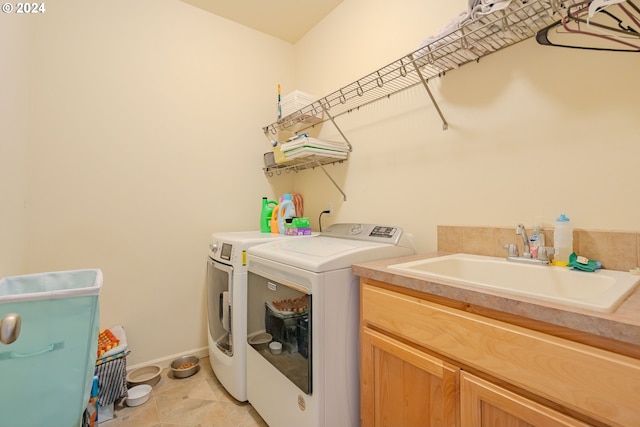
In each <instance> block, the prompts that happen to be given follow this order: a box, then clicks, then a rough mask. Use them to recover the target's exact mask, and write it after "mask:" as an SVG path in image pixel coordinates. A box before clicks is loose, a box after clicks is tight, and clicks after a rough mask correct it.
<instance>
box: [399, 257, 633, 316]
mask: <svg viewBox="0 0 640 427" xmlns="http://www.w3.org/2000/svg"><path fill="white" fill-rule="evenodd" d="M389 268H390V269H392V270H397V271H403V272H406V273H412V274H416V275H419V276H423V277H424V278H425V279H435V280H437V279H443V280H446V281H448V282H452V283H455V284H461V285H466V286H471V287H477V288H482V289H492V290H497V291H501V292H506V293H509V294H515V295H523V296H527V297H533V298H538V299H542V300H546V301H553V302H559V303H562V304H566V305H570V306H575V307H582V308H587V309H590V310H596V311H602V312H611V311H613V310H615V309H616V308H617V307H618V305H619V304H620V303H621V302H622V301H623V300H624V299H625V298H626V297H627V296H628V295H629V294H630V293H631V292H633V290H634V289H635V288H636V286H637V285H638V283H640V276H634V275H632V274H630V273H627V272H622V271H615V270H602V269H601V270H596V271H595V272H592V273H591V272H584V271H575V270H571V269H568V268H565V267H553V266H543V265H531V264H521V263H517V262H510V261H507V260H505V259H504V258H495V257H488V256H481V255H469V254H454V255H447V256H442V257H437V258H429V259H424V260H420V261H412V262H405V263H402V264H394V265H390V266H389Z"/></svg>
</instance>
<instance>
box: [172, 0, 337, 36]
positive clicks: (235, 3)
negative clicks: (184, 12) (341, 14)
mask: <svg viewBox="0 0 640 427" xmlns="http://www.w3.org/2000/svg"><path fill="white" fill-rule="evenodd" d="M181 1H183V2H185V3H188V4H191V5H193V6H196V7H199V8H200V9H204V10H206V11H208V12H211V13H214V14H216V15H218V16H221V17H223V18H227V19H229V20H231V21H234V22H237V23H238V24H242V25H245V26H247V27H250V28H253V29H255V30H258V31H261V32H263V33H266V34H269V35H272V36H274V37H277V38H279V39H281V40H284V41H287V42H289V43H292V44H294V43H296V42H297V41H298V40H300V38H301V37H302V36H304V35H305V34H306V33H307V32H308V31H309V30H310V29H311V28H313V27H314V26H315V25H316V24H317V23H318V22H320V21H321V20H322V18H324V17H325V16H327V14H329V12H331V11H332V10H333V9H335V8H336V6H338V5H339V4H340V3H342V0H181Z"/></svg>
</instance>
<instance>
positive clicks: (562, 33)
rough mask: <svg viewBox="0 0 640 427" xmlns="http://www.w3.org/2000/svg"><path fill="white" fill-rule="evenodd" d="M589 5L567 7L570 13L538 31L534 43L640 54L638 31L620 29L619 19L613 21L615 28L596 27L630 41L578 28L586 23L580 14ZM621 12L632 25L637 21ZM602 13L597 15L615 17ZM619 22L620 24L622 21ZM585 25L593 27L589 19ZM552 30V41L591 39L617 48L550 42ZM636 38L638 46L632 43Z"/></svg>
mask: <svg viewBox="0 0 640 427" xmlns="http://www.w3.org/2000/svg"><path fill="white" fill-rule="evenodd" d="M590 3H591V1H586V2H583V3H578V4H576V5H572V6H570V7H569V9H571V10H570V13H568V14H567V15H566V16H564V17H563V18H562V19H560V20H559V21H557V22H554V23H553V24H551V25H549V26H547V27H545V28H543V29H541V30H539V31H538V32H537V33H536V41H537V42H538V43H539V44H541V45H545V46H555V47H565V48H573V49H585V50H601V51H610V52H640V38H638V35H637V33H638V31H637V30H635V29H633V28H631V30H629V29H626V28H625V27H624V26H622V28H620V25H621V24H620V23H618V22H617V21H618V20H620V19H619V18H617V17H616V19H614V21H616V23H617V25H616V26H615V27H613V26H610V25H606V24H603V23H597V24H598V25H597V27H599V28H602V29H606V30H608V31H613V32H616V33H620V32H622V33H624V34H625V35H626V36H631V40H623V39H621V38H620V37H618V36H612V35H606V34H599V33H595V32H593V31H586V30H584V29H583V28H582V27H581V26H580V24H581V23H587V21H585V20H583V19H581V18H580V14H581V13H584V12H585V11H588V6H589V4H590ZM625 3H626V4H628V5H630V6H631V8H632V9H633V10H634V11H636V12H640V10H639V9H638V7H637V6H636V5H635V4H634V3H633V2H632V1H630V0H627V1H626V2H625ZM618 6H622V5H621V4H618ZM572 8H574V9H572ZM576 8H577V10H576ZM622 10H623V12H625V14H626V15H627V16H629V17H630V18H631V19H632V21H634V23H635V22H636V21H637V19H636V18H635V17H634V16H633V14H631V13H630V12H629V11H628V10H627V9H625V8H624V7H622ZM602 12H603V10H600V11H599V12H598V14H600V16H608V17H609V18H611V17H612V16H615V15H614V14H612V13H611V12H609V13H606V14H602ZM639 15H640V13H639ZM575 18H578V20H576V19H575ZM620 21H621V22H622V20H620ZM587 24H588V25H590V26H591V25H594V22H593V20H592V19H590V20H589V22H588V23H587ZM639 28H640V26H639ZM552 30H553V33H552V34H554V35H555V36H557V37H553V38H554V39H559V40H561V39H563V38H564V39H566V40H572V41H576V40H581V41H586V40H587V39H589V38H591V40H593V41H596V40H598V41H601V42H602V41H606V42H611V46H616V47H617V48H616V47H609V46H606V47H605V46H595V45H592V46H589V45H580V44H565V43H559V42H556V41H552V40H550V38H549V33H550V31H552ZM569 35H572V36H573V37H569ZM582 36H584V37H582ZM636 38H638V44H635V43H634V41H635V39H636ZM623 46H624V47H623Z"/></svg>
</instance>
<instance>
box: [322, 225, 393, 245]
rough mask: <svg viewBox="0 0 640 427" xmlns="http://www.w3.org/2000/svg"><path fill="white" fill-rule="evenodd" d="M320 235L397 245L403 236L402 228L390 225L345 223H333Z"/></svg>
mask: <svg viewBox="0 0 640 427" xmlns="http://www.w3.org/2000/svg"><path fill="white" fill-rule="evenodd" d="M320 235H321V236H328V237H337V238H341V239H353V240H366V241H369V242H379V243H387V244H392V245H397V244H398V242H399V241H400V238H401V237H402V229H401V228H400V227H393V226H388V225H378V224H359V223H344V224H332V225H330V226H329V227H327V228H326V229H325V230H323V231H322V233H320Z"/></svg>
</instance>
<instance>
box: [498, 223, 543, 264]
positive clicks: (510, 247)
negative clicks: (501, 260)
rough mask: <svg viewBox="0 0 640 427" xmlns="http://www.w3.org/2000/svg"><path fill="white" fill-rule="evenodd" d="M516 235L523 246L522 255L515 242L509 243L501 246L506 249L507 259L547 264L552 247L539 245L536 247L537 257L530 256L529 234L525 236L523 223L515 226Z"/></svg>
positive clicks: (525, 231)
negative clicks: (520, 239) (539, 246)
mask: <svg viewBox="0 0 640 427" xmlns="http://www.w3.org/2000/svg"><path fill="white" fill-rule="evenodd" d="M516 235H518V236H520V237H521V238H522V245H523V247H524V250H523V253H522V256H520V254H519V253H518V247H517V246H516V244H515V243H510V244H506V245H503V248H505V249H506V250H507V261H514V262H526V263H529V264H539V265H548V264H549V257H548V256H547V254H548V253H553V252H549V250H553V248H547V247H541V248H538V255H537V258H532V256H531V247H530V246H529V236H527V230H525V228H524V225H522V224H518V226H517V227H516Z"/></svg>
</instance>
